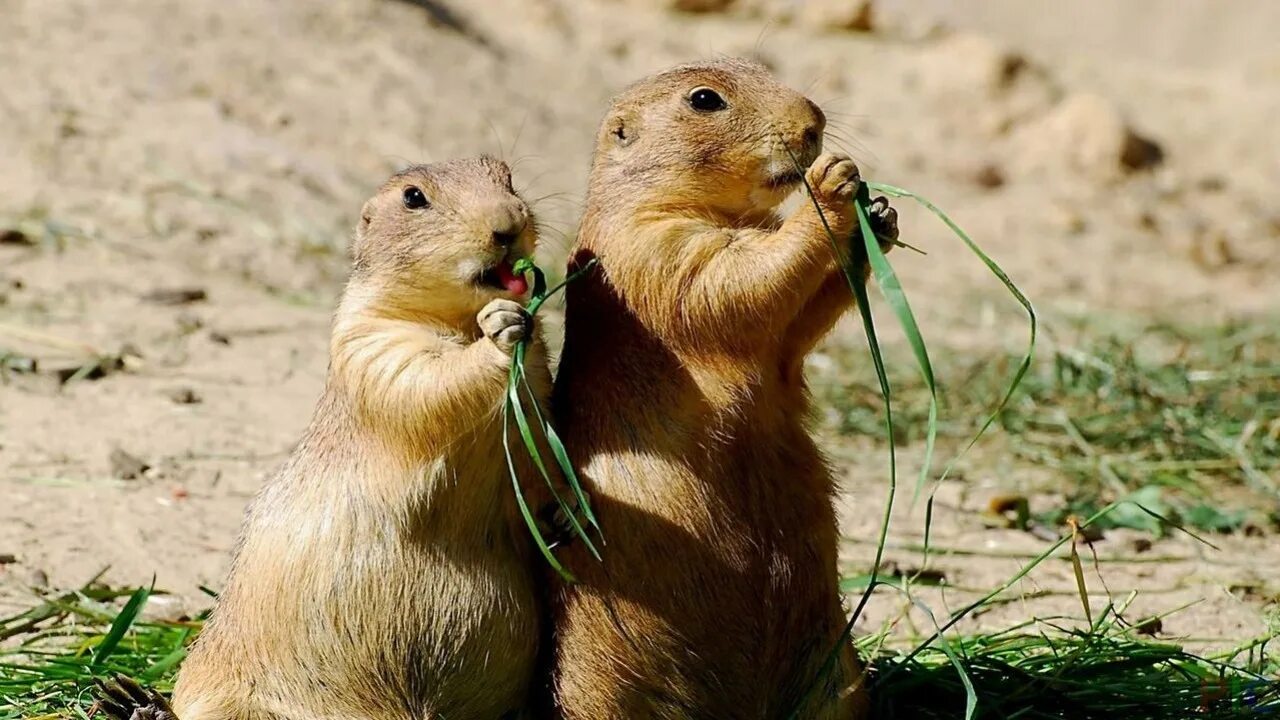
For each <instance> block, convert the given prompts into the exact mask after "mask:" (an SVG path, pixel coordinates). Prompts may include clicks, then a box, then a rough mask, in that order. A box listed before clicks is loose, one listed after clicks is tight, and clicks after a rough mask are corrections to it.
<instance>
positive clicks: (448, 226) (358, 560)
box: [173, 158, 550, 720]
mask: <svg viewBox="0 0 1280 720" xmlns="http://www.w3.org/2000/svg"><path fill="white" fill-rule="evenodd" d="M534 241H535V231H534V225H533V222H532V221H531V219H530V216H529V210H528V208H527V206H526V205H525V203H524V202H523V201H522V200H521V199H520V197H519V196H517V195H516V193H515V192H514V191H513V190H512V188H511V174H510V171H509V170H508V168H507V166H506V165H505V164H503V163H502V162H499V161H497V160H494V159H492V158H479V159H470V160H459V161H452V162H446V163H440V164H433V165H426V166H420V167H414V168H411V169H409V170H406V171H404V172H402V173H400V174H398V175H396V176H394V177H392V178H391V179H390V180H388V181H387V183H386V184H385V185H383V186H382V188H381V189H380V190H379V191H378V193H377V194H376V195H375V196H374V197H373V198H372V199H370V200H369V201H368V202H367V203H366V204H365V206H364V209H363V212H362V214H361V219H360V222H359V227H358V230H357V232H356V239H355V243H354V246H353V256H354V267H353V270H352V274H351V279H350V282H349V283H348V285H347V288H346V291H345V293H344V294H343V297H342V300H341V303H340V305H339V307H338V311H337V315H336V317H335V320H334V326H333V336H332V344H331V348H330V365H329V376H328V381H327V384H326V387H325V390H324V395H323V397H322V399H321V400H320V402H319V404H318V406H317V407H316V410H315V415H314V417H313V419H312V421H311V425H310V427H309V428H308V429H307V431H306V434H305V435H304V437H303V439H302V442H301V443H300V444H299V445H298V446H297V448H296V449H295V450H294V452H293V455H292V457H291V458H290V459H289V460H288V462H286V463H285V465H284V466H283V468H282V469H281V470H280V471H279V472H278V473H277V474H276V475H275V476H274V477H273V478H272V479H271V480H270V481H269V482H268V483H267V484H266V486H265V487H264V488H263V490H262V492H261V494H260V495H259V496H258V497H257V499H256V500H255V501H254V502H253V504H252V506H251V508H250V509H249V511H248V513H247V516H246V519H245V523H244V529H243V532H242V536H241V538H240V543H239V547H238V550H237V552H236V557H235V562H234V564H233V567H232V571H231V576H230V579H229V580H228V583H227V586H226V589H225V591H224V592H223V593H222V596H221V597H220V598H219V601H218V605H217V608H216V610H215V611H214V614H213V617H212V620H211V621H210V623H209V625H208V626H207V627H206V628H205V629H204V631H203V633H202V634H201V636H200V638H199V639H198V640H197V642H196V645H195V647H194V649H193V651H192V653H191V656H190V658H189V659H188V660H187V661H186V662H185V663H184V664H183V666H182V669H181V672H180V673H179V676H178V680H177V687H176V689H175V692H174V702H173V706H174V710H175V711H176V714H177V716H178V718H179V719H180V720H203V719H205V718H208V719H211V720H268V719H271V720H275V719H279V718H289V719H297V720H303V719H306V720H314V719H316V718H366V719H370V720H373V719H376V720H392V719H396V720H428V719H430V720H497V719H499V718H504V719H510V718H523V717H525V713H526V712H527V708H528V707H529V706H530V701H529V697H530V692H531V685H532V684H533V683H532V681H533V677H534V674H535V664H536V660H535V656H536V654H537V645H538V636H539V633H540V620H539V618H540V610H539V603H538V602H537V601H536V593H535V586H534V582H533V572H534V571H533V568H534V567H535V565H534V564H533V558H532V557H530V556H529V553H528V549H527V547H526V542H525V540H526V538H527V536H526V535H525V534H524V529H523V527H520V526H518V525H517V523H518V517H517V516H516V515H515V513H514V511H513V508H514V504H513V502H512V493H511V488H510V485H509V481H508V479H507V470H506V466H505V464H504V463H505V461H504V458H503V450H502V433H503V432H504V429H503V427H502V426H501V412H500V411H501V408H502V403H503V398H504V392H505V387H506V381H507V372H508V367H509V366H510V363H511V353H512V349H513V347H514V346H515V344H516V343H517V341H518V340H520V339H521V338H524V337H526V336H528V335H529V334H530V333H532V332H533V330H532V324H531V322H530V318H529V316H528V315H527V314H525V313H524V310H523V308H522V307H521V306H520V304H518V303H517V302H515V301H514V300H515V299H516V298H517V297H518V296H519V295H521V294H523V293H524V292H525V290H526V287H525V283H524V281H523V280H522V279H521V278H518V277H516V276H515V275H514V274H513V273H512V265H511V263H512V262H513V261H514V260H515V259H516V258H517V257H519V256H523V255H528V254H530V253H531V252H532V249H533V244H534ZM527 367H528V371H529V374H530V380H531V382H532V384H533V387H534V388H535V392H537V393H538V394H540V395H543V396H545V394H546V393H547V392H549V391H550V377H549V374H548V372H547V368H546V362H545V355H544V352H543V349H542V343H541V341H540V340H538V338H537V337H536V335H535V336H533V337H532V345H531V348H530V352H529V357H528V361H527Z"/></svg>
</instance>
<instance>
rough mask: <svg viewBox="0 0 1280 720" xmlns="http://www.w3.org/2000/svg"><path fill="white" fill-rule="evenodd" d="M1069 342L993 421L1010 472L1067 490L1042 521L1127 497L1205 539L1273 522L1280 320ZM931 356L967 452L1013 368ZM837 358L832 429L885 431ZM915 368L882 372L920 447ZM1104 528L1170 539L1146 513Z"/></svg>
mask: <svg viewBox="0 0 1280 720" xmlns="http://www.w3.org/2000/svg"><path fill="white" fill-rule="evenodd" d="M1066 332H1067V333H1069V334H1070V335H1072V336H1073V337H1078V338H1080V340H1079V341H1078V342H1076V343H1073V344H1066V343H1064V342H1062V341H1061V340H1059V341H1058V342H1056V343H1054V347H1052V348H1050V349H1049V350H1048V351H1047V352H1043V353H1042V354H1041V358H1040V359H1039V360H1037V361H1036V362H1035V363H1034V365H1033V366H1032V369H1031V371H1030V372H1029V373H1028V374H1027V376H1026V377H1025V378H1024V380H1023V383H1022V385H1021V387H1020V388H1019V389H1018V390H1017V392H1016V393H1015V395H1014V397H1013V398H1012V399H1011V401H1010V402H1009V404H1008V405H1007V406H1006V407H1005V408H1004V410H1003V411H1002V412H1001V413H1000V414H999V415H998V418H997V427H998V428H999V429H1000V430H1002V431H1003V432H1004V433H1005V435H1006V436H1007V437H1008V439H1009V443H1008V448H1009V450H1010V453H1011V455H1012V456H1013V457H1014V459H1015V466H1016V465H1018V464H1021V465H1023V466H1025V467H1037V468H1049V469H1052V470H1054V471H1055V472H1056V474H1057V475H1058V476H1059V479H1057V480H1055V482H1054V484H1053V486H1054V487H1053V489H1057V488H1061V487H1070V488H1073V491H1072V492H1071V493H1070V494H1069V496H1068V498H1067V502H1066V503H1065V504H1064V505H1063V506H1062V507H1059V508H1053V509H1050V510H1048V511H1046V512H1044V513H1042V516H1041V519H1043V520H1045V521H1047V522H1054V521H1057V520H1060V519H1061V518H1062V517H1065V516H1066V515H1068V514H1077V515H1088V514H1091V513H1092V511H1094V510H1096V509H1097V508H1099V507H1101V506H1102V505H1105V504H1106V503H1107V502H1109V501H1112V500H1117V499H1124V498H1127V499H1132V500H1135V501H1138V502H1140V503H1141V504H1142V505H1143V506H1145V507H1148V508H1150V509H1153V510H1157V512H1160V514H1162V515H1166V516H1167V517H1170V518H1171V519H1174V520H1175V521H1181V522H1184V523H1186V524H1188V525H1190V526H1193V527H1196V528H1199V529H1202V530H1208V531H1226V530H1233V529H1236V528H1239V527H1240V526H1241V525H1242V524H1244V523H1245V522H1246V520H1247V519H1253V520H1255V521H1259V522H1262V523H1264V524H1265V523H1274V518H1275V514H1276V513H1277V512H1280V482H1278V478H1280V319H1275V320H1271V321H1267V322H1258V321H1254V322H1251V323H1248V324H1244V323H1234V324H1227V325H1222V326H1210V327H1187V326H1181V325H1176V324H1154V325H1147V326H1141V327H1136V328H1134V327H1129V328H1125V327H1118V328H1117V327H1111V328H1105V327H1100V326H1099V325H1098V324H1097V323H1096V321H1095V322H1080V323H1076V324H1075V325H1074V326H1070V327H1067V328H1066ZM939 355H940V357H943V358H947V360H946V361H945V362H944V364H943V367H941V368H940V369H939V370H938V372H937V377H938V381H937V388H938V394H939V405H940V413H939V422H938V434H939V437H940V439H941V441H942V442H951V443H961V442H963V441H965V440H967V439H968V438H969V437H971V436H972V435H973V433H974V432H975V431H976V429H977V428H978V427H979V426H980V424H981V423H982V421H983V420H984V419H985V417H986V412H987V409H988V408H989V407H990V404H991V398H992V397H998V395H999V393H1000V392H1002V391H1003V390H1004V388H1005V386H1006V385H1007V378H1008V376H1009V374H1010V371H1011V368H1012V367H1013V366H1014V364H1015V363H1016V362H1018V361H1019V360H1020V357H1017V356H1006V355H985V356H974V355H973V354H972V353H971V352H970V353H964V352H943V353H940V354H939ZM837 358H838V359H839V361H840V363H839V365H840V367H839V370H838V372H837V373H836V375H835V377H834V378H832V381H830V382H820V383H818V384H817V392H818V393H819V399H820V401H821V402H822V403H823V404H824V405H826V406H828V407H831V408H834V409H835V414H834V418H833V422H832V425H833V427H834V429H836V430H837V431H839V432H841V433H844V434H848V435H860V436H868V437H875V436H876V435H879V434H882V433H883V419H882V416H881V412H882V409H881V406H882V400H881V398H880V394H879V388H878V382H877V380H876V378H875V377H874V375H873V374H872V373H871V371H870V369H869V368H867V367H866V363H864V362H862V357H861V353H859V352H858V351H856V350H854V349H852V348H850V349H849V351H848V352H840V353H838V354H837ZM904 360H905V359H904ZM910 364H911V363H910V362H909V361H904V362H901V363H889V368H890V376H891V377H890V379H891V383H892V384H893V386H894V391H895V394H896V395H897V397H898V398H899V402H898V409H897V410H896V412H895V420H896V423H895V432H896V433H897V438H896V439H897V440H898V441H899V442H901V443H910V442H919V441H922V440H924V439H925V437H926V434H927V429H928V415H927V412H928V411H927V408H928V407H929V402H930V389H929V387H928V386H927V385H926V384H925V383H923V382H922V381H920V379H919V378H918V376H917V375H916V374H915V373H913V372H911V368H910V367H909V366H910ZM1224 486H1226V487H1232V488H1235V489H1238V491H1237V492H1235V500H1234V502H1232V501H1225V502H1224V501H1223V500H1221V499H1220V496H1221V489H1222V488H1223V487H1224ZM1246 509H1248V510H1249V511H1250V512H1246ZM1108 524H1111V525H1128V526H1133V527H1139V528H1142V529H1147V530H1151V531H1153V532H1157V533H1159V532H1162V531H1164V529H1165V528H1164V527H1163V525H1162V524H1161V523H1159V522H1158V521H1156V520H1155V519H1153V518H1152V517H1151V516H1149V515H1146V514H1143V513H1126V512H1119V513H1114V514H1113V515H1112V516H1110V517H1108V518H1107V519H1105V520H1104V521H1103V526H1104V527H1105V526H1106V525H1108Z"/></svg>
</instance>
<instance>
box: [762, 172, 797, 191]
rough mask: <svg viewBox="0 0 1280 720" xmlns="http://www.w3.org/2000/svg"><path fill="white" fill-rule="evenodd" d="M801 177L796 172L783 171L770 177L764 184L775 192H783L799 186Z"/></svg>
mask: <svg viewBox="0 0 1280 720" xmlns="http://www.w3.org/2000/svg"><path fill="white" fill-rule="evenodd" d="M800 180H801V175H800V172H799V171H798V170H795V169H794V168H793V169H789V170H783V171H782V172H781V173H778V174H777V175H774V176H772V177H770V178H769V179H768V180H767V181H766V182H765V184H766V185H768V186H769V187H771V188H774V189H776V190H783V189H786V188H790V187H792V186H794V185H797V184H799V182H800Z"/></svg>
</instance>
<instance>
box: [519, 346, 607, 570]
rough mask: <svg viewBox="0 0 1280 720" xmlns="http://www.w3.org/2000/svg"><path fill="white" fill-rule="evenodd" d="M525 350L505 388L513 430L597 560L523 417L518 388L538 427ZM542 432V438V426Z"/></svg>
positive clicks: (575, 530)
mask: <svg viewBox="0 0 1280 720" xmlns="http://www.w3.org/2000/svg"><path fill="white" fill-rule="evenodd" d="M524 348H525V346H524V345H520V346H519V347H517V348H516V354H515V358H514V359H513V361H512V364H511V367H512V368H513V370H512V372H513V374H514V375H515V376H516V378H517V379H516V380H514V381H513V382H510V383H508V385H507V399H508V402H510V403H511V408H512V411H513V412H512V415H513V416H514V417H515V419H516V427H517V428H518V429H519V430H520V437H521V439H522V440H523V441H524V447H525V450H526V451H528V453H529V457H530V459H531V460H533V464H534V467H536V468H537V469H538V473H539V474H540V475H541V476H542V479H543V481H544V482H546V484H547V489H548V490H550V491H551V496H552V497H553V498H555V501H556V505H558V506H559V507H560V510H561V511H562V512H564V513H565V515H566V516H567V517H568V520H569V524H570V525H571V526H573V532H574V534H575V535H577V536H578V537H579V538H580V539H581V540H582V542H583V543H584V544H585V545H586V546H587V550H589V551H590V552H591V554H592V556H594V557H595V558H596V559H597V560H599V559H600V551H599V550H597V549H596V546H595V544H594V543H592V542H591V536H590V535H588V534H587V531H586V530H585V529H583V527H582V525H581V523H579V522H578V518H577V513H575V512H574V511H573V508H571V507H570V506H569V504H568V503H567V502H565V500H564V498H563V497H561V495H560V493H559V492H557V491H556V486H555V482H554V481H553V480H552V479H551V473H549V472H548V471H547V466H546V463H544V462H543V460H542V452H541V450H539V449H538V443H537V441H536V440H534V437H533V428H532V426H531V425H530V424H529V419H528V416H527V415H526V414H525V410H524V405H523V403H522V402H521V399H520V388H521V387H523V388H524V389H525V390H527V391H528V394H529V399H530V402H531V403H532V404H533V406H534V408H535V412H536V413H538V418H539V421H540V422H539V424H541V411H540V410H537V406H538V403H537V400H536V399H535V398H534V397H533V390H532V389H531V388H530V387H529V379H528V378H527V377H526V376H525V374H524V352H523V350H524ZM543 428H544V434H545V426H543Z"/></svg>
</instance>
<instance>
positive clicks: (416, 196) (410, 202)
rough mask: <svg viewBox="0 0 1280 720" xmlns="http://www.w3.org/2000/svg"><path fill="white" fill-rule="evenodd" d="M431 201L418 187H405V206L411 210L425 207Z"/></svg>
mask: <svg viewBox="0 0 1280 720" xmlns="http://www.w3.org/2000/svg"><path fill="white" fill-rule="evenodd" d="M430 204H431V203H429V202H427V196H426V195H423V194H422V191H421V190H419V189H418V188H416V187H414V186H412V185H410V186H409V187H407V188H405V189H404V206H405V207H407V208H409V209H410V210H417V209H418V208H424V207H426V206H428V205H430Z"/></svg>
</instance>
